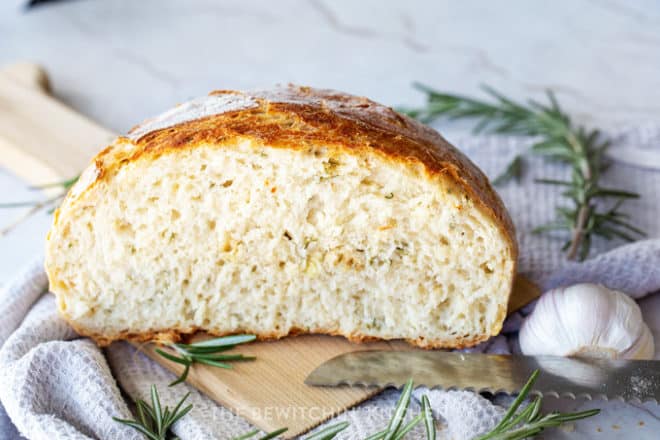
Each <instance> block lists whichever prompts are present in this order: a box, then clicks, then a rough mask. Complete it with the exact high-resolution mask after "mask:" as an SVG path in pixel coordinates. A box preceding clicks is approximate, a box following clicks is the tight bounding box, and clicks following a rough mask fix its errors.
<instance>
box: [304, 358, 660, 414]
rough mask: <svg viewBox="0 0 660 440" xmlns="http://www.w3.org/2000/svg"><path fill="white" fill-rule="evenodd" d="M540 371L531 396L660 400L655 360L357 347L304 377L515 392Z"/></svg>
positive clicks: (314, 381) (326, 382) (327, 382)
mask: <svg viewBox="0 0 660 440" xmlns="http://www.w3.org/2000/svg"><path fill="white" fill-rule="evenodd" d="M537 369H538V370H540V375H539V377H538V380H537V381H536V383H535V384H534V387H533V389H532V391H531V394H536V395H541V396H544V395H546V396H547V395H549V396H555V397H570V398H587V399H599V398H601V399H606V400H610V399H620V400H624V401H639V402H647V401H655V402H656V403H657V402H660V361H631V360H609V359H588V358H565V357H556V356H510V355H494V354H477V353H460V352H444V351H359V352H353V353H346V354H342V355H340V356H337V357H335V358H332V359H330V360H328V361H326V362H325V363H323V364H321V365H320V366H319V367H317V368H316V369H315V370H314V371H312V373H311V374H310V375H309V376H307V379H306V380H305V383H306V384H308V385H315V386H339V385H349V386H366V387H388V386H396V387H399V386H402V385H403V384H404V383H405V382H406V381H407V380H408V379H409V378H412V379H413V380H414V382H415V384H416V385H417V386H427V387H429V388H436V387H439V388H443V389H447V390H451V389H466V390H471V391H475V392H483V391H488V392H491V393H499V392H504V393H508V394H515V393H516V392H518V391H520V389H521V388H522V387H523V385H524V384H525V383H526V382H527V379H528V378H529V376H530V375H531V374H532V372H533V371H534V370H537Z"/></svg>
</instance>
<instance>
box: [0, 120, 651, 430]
mask: <svg viewBox="0 0 660 440" xmlns="http://www.w3.org/2000/svg"><path fill="white" fill-rule="evenodd" d="M616 139H617V144H618V145H619V146H620V147H619V150H620V149H621V148H624V150H625V146H626V145H630V146H631V148H633V147H634V148H639V147H640V145H641V146H642V147H643V148H645V149H647V150H650V151H655V152H657V151H658V150H659V149H660V144H659V143H658V142H657V141H658V139H660V127H655V128H653V129H649V127H644V129H643V130H642V129H632V130H627V131H624V132H622V133H620V134H618V135H617V136H616ZM452 140H454V141H455V143H456V144H457V145H460V146H461V147H462V148H463V149H464V150H465V151H466V153H467V154H468V155H469V156H470V157H472V158H473V159H474V160H475V162H477V163H478V164H479V165H480V166H481V167H482V168H483V169H484V170H485V171H486V173H487V174H488V175H490V176H493V175H495V174H497V173H498V172H499V171H501V170H502V168H503V167H504V166H505V165H506V163H507V161H508V160H510V159H511V158H512V157H513V156H514V155H515V154H517V153H519V152H521V151H523V150H524V149H525V148H528V146H529V141H528V140H521V139H516V138H507V137H467V138H464V139H452ZM621 146H623V147H621ZM617 151H618V150H617ZM527 163H528V168H529V172H528V173H526V175H525V176H524V178H523V181H522V182H521V183H519V184H516V183H509V184H507V185H504V186H503V187H501V188H498V191H499V192H500V194H501V195H502V198H503V199H504V201H505V203H506V205H507V207H508V209H509V211H510V212H511V215H512V217H513V219H514V222H515V224H516V227H517V234H518V240H519V243H520V248H521V256H520V270H521V271H522V272H523V273H526V274H527V275H529V276H530V277H531V278H532V279H534V280H535V281H537V282H538V283H540V284H542V285H543V286H544V287H551V286H557V285H562V284H568V283H574V282H578V281H597V282H602V283H604V284H606V285H609V286H611V287H615V288H621V289H623V290H625V291H627V293H629V294H631V295H632V296H633V297H635V298H641V297H642V296H645V295H647V294H649V293H652V292H656V291H659V290H660V271H658V270H657V269H655V268H657V267H660V239H658V238H660V221H659V220H658V219H660V203H659V202H660V195H659V194H658V191H659V189H660V172H658V171H655V170H653V167H646V168H640V167H635V166H632V165H628V164H624V163H617V164H616V166H614V167H612V168H610V170H608V172H607V173H606V174H605V176H604V180H605V183H606V184H607V185H608V186H616V187H622V188H626V189H628V190H631V191H637V192H639V193H640V194H641V195H642V197H641V198H640V199H639V200H635V201H632V202H630V203H628V204H627V205H626V207H625V209H626V210H627V211H628V212H630V214H631V216H632V219H631V221H632V222H633V223H635V224H636V225H638V226H639V227H641V228H642V229H644V230H646V232H647V233H648V235H649V236H650V237H655V238H656V239H654V240H646V241H640V242H638V243H634V244H630V245H626V246H620V245H621V243H620V242H606V241H603V240H596V242H595V244H594V251H593V254H600V255H599V256H597V257H594V258H592V259H590V260H588V261H587V262H585V263H567V262H566V261H565V259H564V258H563V255H562V253H561V250H560V247H561V244H562V240H561V237H556V236H555V237H552V236H544V235H536V234H532V233H531V230H532V228H533V227H534V226H537V225H539V224H542V223H545V222H548V221H550V220H552V219H553V216H554V208H553V207H554V206H556V205H558V204H561V203H563V200H562V199H561V197H560V195H559V194H558V190H557V188H555V187H551V186H544V185H538V184H535V183H534V181H533V180H534V178H539V177H545V178H562V177H565V174H566V171H565V169H564V168H563V167H560V166H557V165H553V164H549V163H547V162H544V161H541V160H540V159H538V158H531V159H528V160H527ZM619 246H620V247H619ZM614 248H616V249H614ZM608 249H614V250H612V251H610V252H607V253H604V252H605V251H607V250H608ZM46 289H47V281H46V278H45V275H44V273H43V269H42V263H41V259H37V260H35V262H34V263H33V264H32V265H31V266H30V267H28V268H27V269H26V271H25V272H24V273H22V274H20V275H19V276H18V277H17V278H16V279H15V280H14V281H13V282H10V283H8V285H7V286H6V288H5V290H3V291H2V292H1V293H0V316H1V317H2V318H1V319H0V346H1V347H2V348H1V349H0V400H1V401H2V404H3V405H4V406H5V408H6V411H7V414H8V415H9V417H11V420H12V422H13V424H14V425H15V426H16V427H17V428H18V430H19V431H20V432H21V433H22V434H23V435H24V436H26V437H28V438H30V439H48V440H51V439H59V438H62V439H64V438H66V439H88V438H89V439H100V440H105V439H117V438H121V439H124V438H125V439H132V438H136V439H137V438H139V436H137V435H136V434H135V432H134V431H132V430H131V429H129V428H126V427H124V426H122V425H119V424H117V423H116V422H114V421H112V419H111V417H112V416H117V417H130V410H129V405H128V404H127V402H126V398H130V399H135V398H143V399H145V398H147V397H148V392H149V387H150V386H151V384H155V385H157V387H158V389H159V392H160V394H161V396H162V399H163V401H164V402H165V403H167V404H169V405H172V404H174V403H175V402H176V401H177V400H178V399H179V398H180V397H181V396H182V395H183V394H184V393H185V392H186V391H191V393H192V394H191V397H190V401H191V403H193V404H194V405H195V406H194V409H193V411H192V412H191V413H190V415H188V416H186V417H185V418H183V419H182V420H181V421H180V422H178V423H177V424H176V426H175V428H174V431H175V432H176V434H177V435H179V436H180V437H181V438H182V439H183V440H198V439H214V438H218V439H230V438H232V437H234V436H236V435H239V434H241V433H244V432H246V431H248V430H249V429H250V425H249V424H248V423H247V422H246V421H245V420H243V419H241V418H240V417H238V416H235V415H233V414H232V413H231V412H230V411H228V410H227V409H225V408H223V407H221V406H219V405H217V404H215V403H214V402H212V401H211V400H210V399H208V398H207V397H206V396H204V395H203V394H201V393H199V392H197V391H195V390H194V389H192V388H191V387H189V386H188V385H185V384H184V385H180V386H177V387H173V388H168V387H167V384H168V383H169V382H170V381H171V380H172V378H173V376H172V374H171V373H169V372H167V371H165V370H164V369H163V368H161V367H160V366H158V365H157V364H155V363H154V362H152V361H151V360H149V359H147V358H146V357H145V356H143V355H142V354H141V353H138V352H136V350H135V349H134V348H133V347H132V346H130V345H128V344H125V343H115V344H113V345H111V346H110V347H109V348H107V349H105V350H100V349H99V348H98V347H96V346H95V345H94V344H93V343H91V342H90V341H89V340H87V339H84V338H79V337H77V335H76V334H75V332H74V331H73V330H72V329H71V328H70V327H69V326H68V325H67V324H66V323H65V322H64V321H62V320H61V319H60V318H59V316H58V315H57V312H56V310H55V302H54V298H53V296H52V295H51V294H48V293H46V294H44V292H46ZM656 297H658V295H654V296H653V297H652V299H653V301H648V300H644V307H648V308H650V307H654V308H658V307H660V301H655V299H656ZM523 314H524V313H523ZM523 314H516V315H514V316H513V317H511V318H510V319H509V320H508V321H507V323H506V325H505V328H504V331H503V333H504V334H503V335H500V336H498V337H496V338H493V339H492V340H491V341H487V342H486V343H484V344H482V345H480V346H479V347H477V348H475V349H472V351H484V350H485V351H489V352H497V353H507V352H509V351H510V349H511V348H513V349H514V350H515V347H516V343H515V341H516V336H515V332H516V330H517V329H518V327H519V325H520V322H521V320H522V318H523ZM644 314H645V316H651V317H653V316H657V315H658V314H660V310H644ZM656 321H657V320H656ZM656 324H658V323H657V322H656ZM658 330H660V329H658V328H655V329H654V331H655V335H656V340H658V341H660V336H659V335H658ZM120 390H121V391H120ZM122 392H123V394H122ZM422 392H428V393H429V397H430V401H431V404H432V406H433V410H434V413H435V415H436V417H437V418H438V420H439V421H440V423H441V424H442V430H441V433H440V436H439V438H455V439H467V438H471V437H473V436H474V435H476V434H478V433H480V432H483V431H485V430H487V429H488V428H490V427H491V426H493V424H494V423H496V421H497V420H498V418H499V417H500V416H501V413H502V409H501V408H500V407H498V406H496V405H494V404H493V403H491V402H490V401H489V400H486V399H484V398H483V397H481V396H479V395H477V394H474V393H470V392H462V391H448V392H446V391H439V390H432V391H427V390H417V391H416V392H415V396H417V397H419V395H420V393H422ZM397 396H398V393H397V392H396V391H386V392H384V393H382V394H381V395H379V396H378V397H376V398H375V399H372V400H370V401H369V402H367V403H365V404H363V405H361V406H359V407H358V408H357V409H355V410H352V411H348V412H346V413H345V414H342V415H341V416H339V417H338V418H337V419H335V420H333V421H331V422H329V423H334V422H336V421H338V420H349V421H350V422H351V427H350V428H349V429H348V430H347V431H345V432H344V433H342V435H340V436H339V437H338V438H341V439H359V438H363V437H364V436H366V435H367V434H371V433H373V432H375V431H378V430H380V429H382V427H383V426H384V425H385V424H386V422H387V418H388V417H389V416H390V413H391V410H392V408H393V406H394V404H395V402H396V399H397ZM130 399H129V400H130ZM417 409H418V403H417V402H414V408H413V411H412V412H414V411H415V410H417ZM17 436H18V434H17V433H16V430H15V428H14V427H13V426H12V424H11V423H9V422H8V421H7V419H6V417H4V416H3V413H2V412H1V411H0V438H1V439H3V440H4V439H13V438H17ZM411 438H415V436H411Z"/></svg>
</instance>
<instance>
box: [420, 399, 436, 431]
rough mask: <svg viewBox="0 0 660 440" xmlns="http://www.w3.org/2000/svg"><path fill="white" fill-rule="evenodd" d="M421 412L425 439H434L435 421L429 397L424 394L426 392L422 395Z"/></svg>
mask: <svg viewBox="0 0 660 440" xmlns="http://www.w3.org/2000/svg"><path fill="white" fill-rule="evenodd" d="M422 414H424V426H425V427H426V438H427V440H435V421H434V420H433V412H432V411H431V404H430V403H429V398H428V397H427V396H426V394H425V395H423V396H422Z"/></svg>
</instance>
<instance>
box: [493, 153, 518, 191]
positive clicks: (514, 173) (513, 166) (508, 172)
mask: <svg viewBox="0 0 660 440" xmlns="http://www.w3.org/2000/svg"><path fill="white" fill-rule="evenodd" d="M522 173H523V158H522V156H521V155H517V156H516V157H514V158H513V160H512V161H511V163H509V165H508V166H507V167H506V169H505V170H504V172H503V173H502V174H500V175H499V176H497V177H496V178H495V179H494V180H493V185H501V184H503V183H506V182H508V181H510V180H511V179H514V180H515V181H516V182H520V178H521V177H522Z"/></svg>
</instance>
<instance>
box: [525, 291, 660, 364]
mask: <svg viewBox="0 0 660 440" xmlns="http://www.w3.org/2000/svg"><path fill="white" fill-rule="evenodd" d="M519 341H520V348H521V350H522V352H523V353H524V354H528V355H543V354H547V355H555V356H582V357H600V358H609V359H652V358H653V354H654V345H653V336H652V335H651V332H650V331H649V328H648V327H647V325H646V324H645V323H644V321H643V320H642V313H641V311H640V310H639V306H638V305H637V303H636V302H635V301H634V300H633V299H631V298H630V297H629V296H628V295H626V294H624V293H622V292H618V291H615V290H610V289H608V288H606V287H604V286H600V285H596V284H576V285H574V286H571V287H566V288H560V289H555V290H551V291H549V292H546V293H545V294H544V295H543V296H542V297H541V298H540V299H539V301H538V303H537V304H536V308H535V309H534V312H533V313H532V314H531V315H530V316H528V317H527V319H526V320H525V322H524V323H523V325H522V328H521V329H520V335H519Z"/></svg>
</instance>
